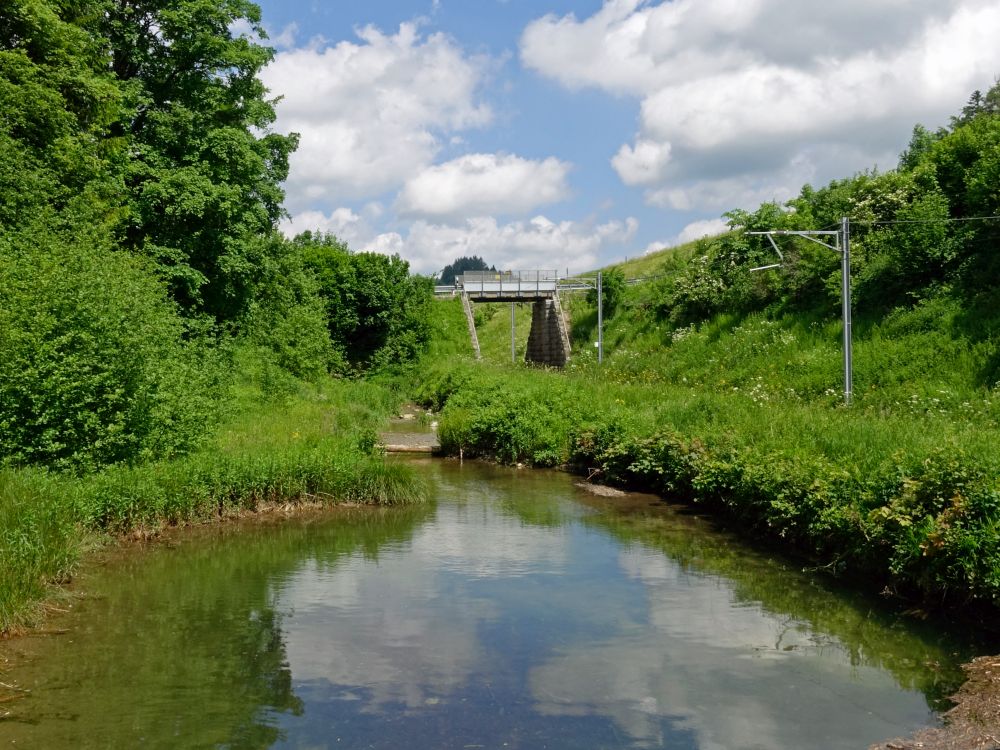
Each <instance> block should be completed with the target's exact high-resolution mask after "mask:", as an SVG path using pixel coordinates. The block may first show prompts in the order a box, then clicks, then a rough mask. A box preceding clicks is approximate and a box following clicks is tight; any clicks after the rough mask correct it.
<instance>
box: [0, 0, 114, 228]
mask: <svg viewBox="0 0 1000 750" xmlns="http://www.w3.org/2000/svg"><path fill="white" fill-rule="evenodd" d="M99 8H100V5H99V0H93V1H89V0H77V1H76V2H64V3H56V2H52V1H51V0H9V2H6V3H4V4H3V6H2V7H0V231H6V230H8V229H10V228H16V227H17V226H18V225H19V224H20V223H22V222H23V220H24V218H25V217H34V216H36V215H38V213H39V211H42V210H43V209H44V211H46V212H47V213H48V214H49V215H50V217H51V218H52V219H53V220H56V219H57V218H58V217H59V215H60V212H62V211H63V210H64V209H66V208H67V207H71V206H72V207H73V216H74V220H79V221H86V222H87V223H89V224H94V223H97V224H101V223H105V222H107V221H110V220H111V219H112V218H113V208H114V206H115V204H116V202H117V200H118V193H117V185H116V184H115V182H114V180H113V179H112V177H111V173H110V172H109V170H108V158H109V157H112V156H114V155H115V154H116V148H117V146H118V144H117V142H115V141H113V140H107V139H106V138H104V136H105V134H106V129H107V128H108V126H109V125H110V124H111V123H112V122H113V121H114V120H115V119H116V118H117V117H118V114H119V111H120V103H121V95H120V90H119V88H118V86H117V85H116V83H115V81H114V80H113V78H112V77H111V75H110V74H109V73H108V72H107V71H106V66H105V65H103V60H104V57H103V47H102V45H101V43H100V40H98V39H96V38H95V37H94V36H93V34H92V33H90V31H89V30H88V29H87V28H86V24H87V23H88V22H89V19H90V18H92V17H93V16H95V15H99V13H98V11H99ZM84 212H85V213H86V217H85V218H84V217H83V216H82V213H84Z"/></svg>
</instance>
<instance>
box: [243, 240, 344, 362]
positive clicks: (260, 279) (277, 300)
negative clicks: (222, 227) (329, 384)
mask: <svg viewBox="0 0 1000 750" xmlns="http://www.w3.org/2000/svg"><path fill="white" fill-rule="evenodd" d="M254 244H255V245H258V246H259V249H257V250H256V251H255V255H256V256H257V258H258V260H257V262H256V263H255V267H254V277H253V283H252V292H253V293H252V295H251V297H250V302H249V303H248V305H247V307H246V309H245V311H244V312H243V314H242V315H241V317H240V318H239V320H238V321H237V322H238V328H239V330H240V331H242V333H243V339H244V340H246V341H247V342H250V343H252V344H255V345H256V346H258V347H259V349H258V350H257V356H259V357H262V358H264V359H267V360H269V361H271V362H272V363H273V365H274V366H275V367H277V368H279V369H280V370H282V371H284V372H285V373H287V374H288V375H291V376H292V377H293V378H305V379H307V380H314V379H316V378H319V377H321V376H323V375H325V374H326V373H327V372H329V371H338V370H341V369H343V360H342V359H341V358H340V357H339V356H338V352H337V351H336V350H334V348H333V345H332V343H331V341H330V332H329V329H328V326H327V314H326V313H327V311H326V305H325V303H324V300H323V297H322V296H321V294H320V285H319V282H318V281H317V279H316V277H315V275H314V274H313V273H312V271H311V270H310V269H309V268H307V267H306V263H305V260H304V259H303V257H302V253H301V252H299V249H298V248H297V247H295V246H293V245H291V244H290V243H288V242H286V241H285V240H284V239H282V238H281V237H279V236H278V235H276V234H269V235H266V236H264V237H262V238H258V239H256V240H254Z"/></svg>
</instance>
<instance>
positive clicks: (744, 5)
mask: <svg viewBox="0 0 1000 750" xmlns="http://www.w3.org/2000/svg"><path fill="white" fill-rule="evenodd" d="M260 5H261V9H262V12H263V21H264V26H265V27H266V29H267V31H268V34H269V37H270V42H269V43H270V44H272V45H273V46H274V47H275V48H276V50H277V54H276V57H275V60H274V62H273V63H272V64H271V65H270V66H269V67H268V68H267V69H266V70H265V71H264V73H263V79H264V82H265V84H266V85H267V86H268V87H269V88H270V89H271V92H272V94H273V95H276V96H281V97H282V102H281V103H280V104H279V106H278V121H277V123H276V126H275V127H276V129H278V130H280V131H283V132H291V131H294V132H298V133H300V134H301V136H302V141H301V146H300V149H299V151H298V152H297V154H296V155H294V157H293V159H292V164H291V174H290V176H289V180H288V183H287V185H286V190H287V196H288V197H287V201H286V205H287V208H288V211H289V213H290V219H289V220H288V221H287V222H286V223H285V225H284V227H283V229H284V231H286V232H287V233H294V232H297V231H301V230H304V229H313V230H316V229H319V230H324V231H331V232H333V233H335V234H337V235H338V236H340V237H341V238H342V239H345V240H346V241H347V242H348V243H349V244H350V245H351V246H352V247H353V248H354V249H357V250H377V251H380V252H390V253H393V252H394V253H399V254H400V255H401V256H402V257H404V258H406V259H407V260H409V261H410V263H411V266H412V267H413V268H414V270H416V271H419V272H424V273H431V272H434V271H435V270H437V269H440V268H441V267H443V266H444V265H446V264H447V263H449V262H451V261H452V260H453V259H454V258H455V257H457V256H459V255H473V254H474V255H480V256H482V257H484V258H485V259H486V260H487V261H488V262H490V263H493V264H496V265H497V266H498V267H504V268H559V269H563V270H565V269H567V268H568V269H569V270H571V271H574V272H575V271H582V270H586V269H589V268H593V267H595V266H597V265H601V264H605V263H608V262H612V261H614V260H617V259H621V258H624V257H627V256H635V255H638V254H641V253H643V252H645V251H647V250H649V249H651V248H658V247H662V246H665V245H668V244H673V243H675V242H677V241H682V240H686V239H691V238H695V237H698V236H702V235H704V234H706V233H711V232H714V231H717V230H718V229H719V228H720V227H721V226H722V222H721V220H720V216H721V214H722V213H723V212H724V211H726V210H728V209H731V208H736V207H740V208H753V207H755V206H756V205H758V204H759V203H760V202H761V201H762V200H772V199H777V200H785V199H787V198H789V197H791V196H792V195H793V194H795V193H796V192H798V189H799V188H800V187H801V185H802V184H803V183H806V182H810V183H812V184H823V183H825V182H827V181H829V180H830V179H833V178H836V177H842V176H847V175H849V174H851V173H852V172H854V171H857V170H860V169H864V168H868V167H871V166H875V165H878V166H879V167H880V168H891V167H892V166H894V165H895V162H896V158H897V156H898V153H899V151H900V150H901V149H902V148H904V147H905V145H906V143H907V141H908V139H909V134H910V130H911V129H912V127H913V125H914V124H916V123H918V122H920V123H923V124H925V125H928V126H931V127H936V126H938V125H942V124H946V123H947V119H948V116H949V115H950V114H952V113H954V112H956V111H958V109H960V108H961V106H962V104H963V103H964V102H965V101H966V99H967V98H968V96H969V94H970V93H971V92H972V91H973V90H974V89H986V88H988V87H989V86H990V85H992V83H993V80H994V78H995V76H996V75H997V74H998V73H1000V46H998V45H996V42H995V40H996V39H997V38H998V36H1000V33H998V32H1000V7H997V4H996V3H995V2H992V0H933V1H931V0H884V1H883V2H875V3H872V2H870V0H863V1H862V0H842V1H841V2H839V3H836V4H830V3H827V2H823V3H819V2H803V0H672V2H652V1H649V0H606V2H601V1H600V0H588V1H587V2H570V0H540V1H534V2H528V1H527V0H398V1H390V0H373V1H370V2H365V3H357V2H351V3H348V2H320V1H319V0H280V1H279V0H265V2H261V3H260Z"/></svg>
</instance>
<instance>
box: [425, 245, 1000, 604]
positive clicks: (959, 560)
mask: <svg viewBox="0 0 1000 750" xmlns="http://www.w3.org/2000/svg"><path fill="white" fill-rule="evenodd" d="M683 262H684V263H686V262H688V261H683ZM670 263H671V260H669V259H668V260H667V261H666V262H665V263H661V269H662V268H664V266H665V267H666V270H665V273H666V274H667V275H668V276H669V273H670ZM681 268H682V269H683V268H685V266H684V265H683V263H682V264H681ZM662 283H663V282H661V281H655V280H654V281H652V282H648V283H646V284H642V285H638V286H636V287H633V288H630V289H629V290H628V292H627V294H626V298H625V300H624V303H623V305H622V307H621V308H620V309H619V311H618V312H617V313H616V314H615V316H614V317H612V318H611V319H610V320H609V323H608V328H607V330H606V335H605V342H606V346H607V349H606V358H605V362H604V364H603V365H602V366H599V365H598V364H597V363H596V358H595V357H594V355H593V347H592V346H591V342H592V340H593V338H594V335H595V331H594V328H593V322H594V321H593V318H594V317H595V316H594V311H593V309H592V307H591V306H589V305H588V304H587V303H586V301H585V300H584V299H583V298H582V296H581V297H576V298H573V299H571V300H567V301H565V306H566V307H567V308H569V309H570V311H571V316H572V320H571V328H572V330H573V334H574V349H575V356H574V359H573V360H572V362H571V364H570V366H569V367H568V368H567V370H566V371H563V372H553V371H544V370H539V369H531V368H527V367H525V366H524V365H515V366H511V365H509V364H505V360H507V361H509V356H510V355H509V351H510V350H509V341H510V339H509V335H510V329H509V325H510V318H509V312H507V314H506V315H501V314H494V315H493V316H483V317H484V320H483V326H482V328H481V329H480V341H481V342H484V346H483V350H484V357H485V359H486V360H487V361H486V362H483V363H472V362H471V361H468V360H464V361H458V360H455V359H452V360H451V361H449V362H447V363H444V362H440V361H439V362H438V363H437V364H434V365H431V366H430V367H429V368H428V371H424V372H422V374H421V382H420V384H419V385H418V386H417V387H416V392H417V395H418V396H419V399H420V400H421V401H422V402H423V403H425V404H426V405H428V406H433V407H435V408H438V409H440V410H441V418H440V428H439V431H440V437H441V442H442V445H443V447H444V449H445V450H446V451H449V452H451V453H455V454H457V453H458V452H459V451H461V452H462V453H463V454H464V455H466V456H470V455H480V456H486V457H490V458H493V459H496V460H499V461H502V462H507V463H513V462H525V463H528V464H534V465H541V466H550V465H557V464H568V465H571V466H573V467H575V468H576V469H577V470H579V471H580V472H581V473H584V474H586V475H588V476H591V477H593V478H594V479H595V480H598V481H603V482H608V483H612V484H617V485H620V486H626V487H632V488H637V489H644V490H651V491H654V492H657V493H660V494H662V495H664V496H667V497H670V498H672V499H679V500H687V501H691V502H695V503H699V504H701V505H703V506H705V507H710V508H712V509H714V510H715V511H717V512H718V513H720V514H723V515H725V516H727V517H729V518H731V519H733V520H734V522H735V523H736V524H737V525H739V526H740V527H741V528H743V529H744V530H745V531H746V532H747V533H748V534H749V535H751V536H753V537H755V538H760V539H767V540H769V541H770V542H772V543H776V544H778V545H780V546H783V547H785V548H787V549H790V550H794V551H795V552H797V553H799V554H801V555H803V556H804V557H805V558H807V559H808V560H809V561H811V564H813V565H816V566H817V567H821V568H824V569H826V570H828V571H830V572H832V573H835V574H839V575H845V576H853V577H856V578H858V579H859V580H862V581H864V585H865V586H867V587H869V588H872V589H874V590H881V589H883V588H885V587H888V589H889V590H890V591H893V592H895V593H897V594H899V595H901V596H905V597H907V598H920V599H922V600H924V601H927V602H929V603H932V604H936V605H943V604H945V603H947V604H952V605H958V606H968V607H970V608H977V607H985V608H988V609H993V608H995V607H996V606H997V604H1000V544H998V542H1000V427H998V424H1000V402H998V400H997V398H996V396H995V392H994V390H993V388H992V387H991V384H992V382H993V381H992V380H990V378H992V377H994V376H995V362H996V356H997V351H998V348H997V341H996V337H995V336H994V335H993V334H992V333H991V331H992V330H994V329H993V322H994V320H993V317H990V316H987V315H985V314H977V313H975V312H974V311H973V310H970V308H969V306H968V305H965V304H963V302H962V301H961V300H959V299H957V298H955V297H949V296H946V295H941V296H938V297H933V298H929V299H927V300H925V301H922V302H921V303H919V304H915V305H912V306H909V307H905V308H899V309H895V310H892V311H890V312H888V313H887V314H884V315H881V316H876V315H868V316H863V317H862V318H861V319H860V320H859V322H858V324H857V326H856V329H855V332H856V340H855V344H856V345H855V367H856V370H855V383H856V388H857V397H856V399H855V403H854V405H853V406H852V407H850V408H845V407H844V406H843V405H842V394H841V380H840V377H841V376H840V350H839V324H838V321H837V319H836V316H835V315H830V314H820V313H819V312H809V311H805V312H802V313H798V314H794V313H790V312H788V311H780V310H779V311H761V312H757V313H748V314H742V315H737V314H734V313H717V314H713V315H709V316H707V317H706V318H705V319H703V320H701V321H699V322H695V323H686V322H682V321H671V320H670V319H669V318H668V317H666V316H664V315H663V314H662V312H661V311H658V309H657V306H656V300H657V297H658V294H659V293H660V291H661V290H662V286H660V284H662ZM453 307H456V306H455V305H454V304H452V303H450V302H448V303H441V306H440V308H439V315H440V316H441V317H442V318H443V319H447V320H451V318H452V317H453V316H455V315H456V312H455V310H454V309H452V308H453ZM501 312H502V311H501ZM459 314H460V313H459ZM456 328H457V325H454V324H449V326H448V329H447V330H454V329H456ZM491 340H497V341H504V342H505V343H506V348H505V349H502V348H501V347H500V346H499V345H498V346H490V345H488V344H486V343H485V342H487V341H491ZM456 342H457V339H456ZM454 347H455V348H458V344H457V343H456V344H454Z"/></svg>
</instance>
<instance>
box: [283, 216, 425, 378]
mask: <svg viewBox="0 0 1000 750" xmlns="http://www.w3.org/2000/svg"><path fill="white" fill-rule="evenodd" d="M292 243H293V244H294V245H295V246H296V247H298V248H300V250H301V252H302V257H303V258H304V260H305V263H306V266H307V267H308V268H309V269H311V270H312V272H313V273H314V274H315V275H316V278H317V280H318V282H319V289H320V294H321V295H322V296H323V298H324V300H325V301H326V314H327V324H328V325H329V329H330V338H331V339H332V341H333V345H334V347H335V348H336V349H337V350H338V352H339V353H340V355H341V356H342V357H343V358H344V360H346V361H347V362H348V363H349V364H350V365H351V366H352V367H353V368H355V369H366V368H371V367H383V366H386V365H389V364H393V363H398V362H403V361H407V360H410V359H413V358H414V357H415V356H416V355H417V354H418V353H419V352H420V351H421V349H422V348H423V346H424V345H425V344H426V342H427V340H428V339H429V338H430V326H429V323H428V317H429V316H428V309H427V308H428V306H429V305H430V303H431V297H432V292H433V289H432V286H431V281H430V279H427V278H424V277H417V276H411V275H410V266H409V264H408V263H407V262H406V261H405V260H402V259H401V258H400V257H399V256H398V255H392V256H387V255H381V254H379V253H353V252H351V250H350V249H349V248H348V247H347V245H346V244H345V243H343V242H341V241H340V240H339V239H337V238H336V237H335V236H334V235H332V234H323V233H316V234H313V233H312V232H304V233H302V234H300V235H298V236H297V237H295V239H293V240H292Z"/></svg>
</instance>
